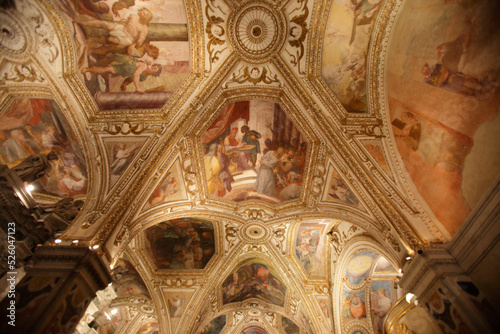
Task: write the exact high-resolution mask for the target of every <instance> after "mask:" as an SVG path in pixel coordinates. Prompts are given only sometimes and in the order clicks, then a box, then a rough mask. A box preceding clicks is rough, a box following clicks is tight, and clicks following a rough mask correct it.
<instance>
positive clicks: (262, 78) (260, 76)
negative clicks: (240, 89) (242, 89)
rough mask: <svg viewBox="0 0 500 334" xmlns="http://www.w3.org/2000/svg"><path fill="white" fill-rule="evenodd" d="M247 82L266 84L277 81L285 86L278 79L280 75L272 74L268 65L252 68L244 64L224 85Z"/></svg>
mask: <svg viewBox="0 0 500 334" xmlns="http://www.w3.org/2000/svg"><path fill="white" fill-rule="evenodd" d="M245 82H250V83H252V84H254V85H256V84H258V83H263V84H266V85H269V84H273V83H277V84H278V85H279V87H282V86H283V84H282V83H281V82H280V80H279V79H278V75H277V74H274V75H272V74H271V70H270V69H269V67H268V66H254V67H251V68H250V67H249V66H242V67H241V68H240V69H239V70H238V72H236V73H233V76H232V77H231V79H229V81H228V82H226V83H225V84H224V87H225V88H227V87H228V85H229V84H230V83H234V84H242V83H245Z"/></svg>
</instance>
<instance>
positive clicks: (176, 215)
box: [111, 203, 403, 262]
mask: <svg viewBox="0 0 500 334" xmlns="http://www.w3.org/2000/svg"><path fill="white" fill-rule="evenodd" d="M325 217H328V218H325ZM177 219H200V220H208V221H211V222H212V223H213V224H214V229H215V230H216V232H215V236H216V244H217V245H218V246H217V247H229V248H231V247H234V246H235V244H237V243H238V242H240V241H243V242H251V243H254V242H265V241H268V240H273V242H277V243H278V244H280V245H281V246H280V248H282V247H285V244H284V240H285V239H286V240H288V241H287V243H290V242H291V243H292V244H290V245H288V248H290V247H291V248H290V249H295V246H294V245H293V243H295V237H296V236H295V233H296V232H294V231H295V230H293V229H295V228H296V227H294V226H296V225H297V224H300V223H301V222H309V221H313V222H317V221H335V220H338V221H344V222H345V224H349V226H351V225H353V226H357V227H359V228H361V229H363V230H364V231H367V232H368V233H370V235H371V236H372V237H373V238H374V240H377V241H378V242H381V243H384V242H385V240H386V239H387V236H386V235H384V234H382V233H381V232H380V231H379V230H378V229H377V228H374V226H375V224H374V222H373V219H371V218H369V217H367V216H366V215H360V214H356V213H352V212H349V213H346V211H345V210H343V209H342V208H338V209H336V208H335V209H334V210H328V209H325V208H322V209H321V210H319V211H318V212H314V213H306V212H291V213H290V214H286V213H283V214H282V213H275V212H271V211H267V210H264V209H254V210H242V211H240V212H234V213H233V214H230V213H223V212H221V211H220V208H219V207H217V206H207V207H206V208H204V209H193V208H191V206H190V204H189V203H188V204H186V205H183V206H180V207H178V208H165V207H162V206H158V207H156V208H152V209H151V210H149V211H148V212H146V214H143V215H139V216H137V217H135V218H134V220H133V221H131V223H130V224H128V225H127V226H128V227H127V234H126V235H127V236H128V237H127V238H126V239H125V238H123V239H122V240H120V242H117V243H116V245H115V246H116V247H117V249H116V252H115V253H114V254H113V259H118V258H119V257H120V254H121V253H122V252H123V251H124V250H125V249H126V247H127V245H128V244H129V242H130V240H136V241H137V242H138V239H139V236H140V235H142V234H143V232H144V230H146V229H148V228H150V227H152V226H155V225H157V224H159V223H162V222H165V221H169V220H177ZM332 225H333V224H332ZM252 227H255V229H256V230H255V231H253V230H252ZM292 230H293V231H292ZM327 230H328V231H329V230H331V228H330V227H328V228H325V230H324V233H326V232H328V231H327ZM122 231H124V229H123V228H122V229H121V230H120V232H118V235H123V233H122ZM236 231H238V232H237V233H236ZM254 232H257V235H255V234H254ZM228 234H229V235H230V236H229V235H228ZM273 234H274V236H273V237H272V238H271V239H270V236H271V235H273ZM226 237H227V238H229V240H232V241H231V242H229V241H228V240H226V239H225V238H226ZM282 238H283V239H282ZM225 240H226V241H227V242H228V244H227V245H225V243H226V241H225ZM291 240H293V241H291ZM391 240H392V239H391ZM345 242H346V240H343V243H345ZM394 242H396V241H395V240H392V243H391V245H393V247H395V248H394V249H393V252H394V254H397V253H399V252H401V250H402V249H401V247H400V246H399V244H398V243H397V242H396V243H395V244H394ZM224 245H225V246H224ZM230 245H231V246H230ZM283 249H285V248H283ZM226 250H227V251H229V249H226ZM290 255H291V256H293V252H292V253H291V254H290ZM394 256H395V257H397V256H396V255H394ZM401 256H403V255H401ZM113 261H114V260H112V261H111V262H113ZM299 262H300V261H299Z"/></svg>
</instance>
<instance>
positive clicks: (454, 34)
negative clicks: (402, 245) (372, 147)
mask: <svg viewBox="0 0 500 334" xmlns="http://www.w3.org/2000/svg"><path fill="white" fill-rule="evenodd" d="M499 10H500V7H499V4H498V3H497V2H492V1H440V2H438V4H436V2H434V1H425V0H418V1H412V2H411V4H407V7H406V9H405V11H403V12H402V14H401V16H400V17H399V18H398V21H397V23H396V27H395V29H394V35H393V37H392V38H393V40H392V43H391V48H390V50H391V53H390V57H389V60H388V82H389V84H388V98H389V110H390V116H391V124H392V131H393V133H394V136H395V140H396V143H397V147H398V149H399V152H400V154H401V157H402V159H403V162H404V164H405V167H406V169H407V170H408V173H409V174H410V176H411V178H412V179H413V182H414V184H415V186H416V187H417V189H418V191H419V193H420V194H421V195H422V197H423V198H424V199H425V200H426V202H427V203H428V205H429V206H430V208H431V209H432V211H433V213H434V214H435V215H436V217H437V218H438V219H439V221H440V222H441V223H442V224H443V225H444V227H445V228H446V229H447V230H448V231H449V233H451V234H454V233H455V232H456V231H457V230H458V228H459V227H460V225H461V224H462V222H463V221H464V220H465V219H466V217H467V216H468V215H469V213H470V211H471V208H473V207H474V206H475V205H476V204H477V203H478V201H479V200H480V194H483V193H484V191H485V190H486V189H487V188H488V187H489V186H490V185H491V183H492V182H493V180H494V179H495V178H496V177H497V175H498V173H499V172H500V169H499V160H498V157H499V156H500V154H499V153H500V152H499V151H498V145H493V144H494V143H496V142H498V141H499V139H500V138H499V137H498V131H493V129H494V128H496V129H498V124H499V123H498V122H499V118H498V105H499V102H500V90H499V89H497V86H498V83H499V82H500V66H499V65H498V55H499V54H500V28H499V26H498V24H497V20H496V16H495V15H494V14H493V13H497V12H498V11H499ZM408 24H411V25H412V26H415V29H414V30H412V31H406V30H404V29H401V28H400V27H402V26H406V25H408ZM443 101H445V102H443Z"/></svg>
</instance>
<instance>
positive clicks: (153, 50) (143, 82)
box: [59, 0, 189, 109]
mask: <svg viewBox="0 0 500 334" xmlns="http://www.w3.org/2000/svg"><path fill="white" fill-rule="evenodd" d="M59 6H60V9H61V11H62V12H63V13H64V14H65V15H66V19H67V20H68V21H69V24H68V25H69V26H70V27H71V33H72V34H74V40H75V44H76V49H77V57H78V58H77V71H78V72H79V75H80V77H81V78H82V80H83V82H84V84H85V86H86V87H87V89H88V90H89V92H90V94H91V95H92V96H93V97H94V99H95V101H96V103H97V105H98V107H99V108H100V109H120V108H127V109H138V108H140V109H143V108H161V107H162V106H163V105H164V104H165V103H166V102H167V100H168V99H169V98H170V97H171V96H172V95H173V92H174V91H175V90H176V89H177V88H178V87H179V86H180V85H181V83H182V81H183V80H184V78H185V77H186V75H187V73H188V72H189V42H188V31H187V17H186V13H185V9H184V3H183V1H182V0H172V1H168V2H165V1H162V0H148V1H141V2H136V1H133V0H132V1H127V0H102V1H92V0H83V1H68V2H63V1H60V2H59Z"/></svg>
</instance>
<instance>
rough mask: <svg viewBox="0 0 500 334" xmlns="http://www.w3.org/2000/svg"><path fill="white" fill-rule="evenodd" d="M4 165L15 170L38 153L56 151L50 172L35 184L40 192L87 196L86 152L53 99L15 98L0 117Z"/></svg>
mask: <svg viewBox="0 0 500 334" xmlns="http://www.w3.org/2000/svg"><path fill="white" fill-rule="evenodd" d="M0 130H1V131H0V163H2V164H5V165H7V166H8V167H9V168H12V167H14V166H16V165H18V164H19V163H21V162H22V161H23V160H25V159H27V158H28V157H29V156H31V155H34V154H45V155H46V154H48V153H50V152H53V153H55V154H56V155H57V159H55V160H49V161H48V163H49V164H50V170H49V172H47V173H46V174H45V175H44V176H42V177H41V178H38V179H37V180H36V181H35V182H33V185H34V186H35V191H36V192H47V193H52V194H56V195H59V196H67V197H71V196H76V195H84V194H86V193H87V177H86V176H87V171H86V166H85V159H84V157H83V153H82V151H81V149H80V146H79V145H78V142H77V140H76V136H75V133H74V132H73V130H71V128H70V126H69V124H68V122H67V121H66V118H65V117H64V115H63V114H62V112H61V110H60V109H59V106H58V105H57V103H55V102H54V101H53V100H49V99H30V98H20V99H15V100H14V101H12V103H11V104H10V105H9V106H8V107H7V108H6V109H5V111H4V112H3V113H2V114H1V115H0Z"/></svg>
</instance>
